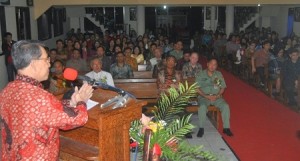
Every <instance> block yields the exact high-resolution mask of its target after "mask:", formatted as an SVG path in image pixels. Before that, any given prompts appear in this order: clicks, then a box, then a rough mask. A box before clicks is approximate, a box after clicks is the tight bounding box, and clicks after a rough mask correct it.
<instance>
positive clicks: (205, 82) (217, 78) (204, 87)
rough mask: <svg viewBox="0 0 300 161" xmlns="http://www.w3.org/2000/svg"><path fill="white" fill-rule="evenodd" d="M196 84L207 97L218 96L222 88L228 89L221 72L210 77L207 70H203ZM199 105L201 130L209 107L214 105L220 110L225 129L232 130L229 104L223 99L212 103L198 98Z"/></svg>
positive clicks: (216, 72)
mask: <svg viewBox="0 0 300 161" xmlns="http://www.w3.org/2000/svg"><path fill="white" fill-rule="evenodd" d="M196 82H197V84H198V86H199V88H200V89H201V91H202V92H203V93H204V94H206V95H217V94H218V93H219V92H220V90H221V89H222V88H226V83H225V80H224V78H223V75H222V74H221V72H219V71H215V72H214V73H213V75H212V76H211V77H210V76H208V74H207V70H203V71H201V72H200V73H199V74H198V75H197V77H196ZM198 104H199V109H198V117H199V122H200V125H199V127H200V128H203V125H204V121H205V120H206V113H207V107H208V106H210V105H214V106H216V107H218V108H219V109H220V111H221V113H222V121H223V127H224V128H230V125H229V118H230V110H229V106H228V104H227V103H226V101H225V100H224V99H223V98H218V99H217V100H216V101H214V102H211V101H210V100H208V99H206V98H204V97H202V96H198Z"/></svg>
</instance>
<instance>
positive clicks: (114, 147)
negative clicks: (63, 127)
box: [60, 89, 147, 161]
mask: <svg viewBox="0 0 300 161" xmlns="http://www.w3.org/2000/svg"><path fill="white" fill-rule="evenodd" d="M116 95H117V93H115V92H112V91H108V90H102V89H97V90H95V91H94V94H93V97H92V98H91V100H93V101H96V102H99V105H97V106H95V107H93V108H92V109H90V110H89V111H88V115H89V119H88V122H87V123H86V124H85V125H84V126H83V127H79V128H77V129H73V130H69V131H60V141H61V143H60V159H61V160H66V161H79V160H100V161H129V160H130V149H129V144H130V143H129V128H130V124H131V121H133V120H136V119H140V118H141V116H142V106H144V105H146V104H147V102H145V101H137V100H130V101H129V102H128V103H127V104H126V105H125V106H124V107H120V108H117V109H112V108H111V107H107V108H104V109H101V108H100V104H102V103H104V102H106V101H107V100H108V99H110V98H112V97H114V96H116Z"/></svg>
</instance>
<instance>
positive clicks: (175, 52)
mask: <svg viewBox="0 0 300 161" xmlns="http://www.w3.org/2000/svg"><path fill="white" fill-rule="evenodd" d="M170 55H172V56H174V57H175V58H176V60H179V59H181V58H182V57H183V51H179V52H177V51H176V50H172V51H171V52H170Z"/></svg>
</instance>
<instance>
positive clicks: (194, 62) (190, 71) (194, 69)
mask: <svg viewBox="0 0 300 161" xmlns="http://www.w3.org/2000/svg"><path fill="white" fill-rule="evenodd" d="M198 60H199V54H198V53H197V52H192V53H191V56H190V62H188V63H186V64H184V65H183V68H182V76H183V79H186V78H190V77H196V76H197V75H198V74H199V73H200V72H201V71H202V66H201V64H200V63H198Z"/></svg>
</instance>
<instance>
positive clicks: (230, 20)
mask: <svg viewBox="0 0 300 161" xmlns="http://www.w3.org/2000/svg"><path fill="white" fill-rule="evenodd" d="M233 30H234V6H232V5H230V6H226V34H227V36H229V35H230V34H231V33H233Z"/></svg>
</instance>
